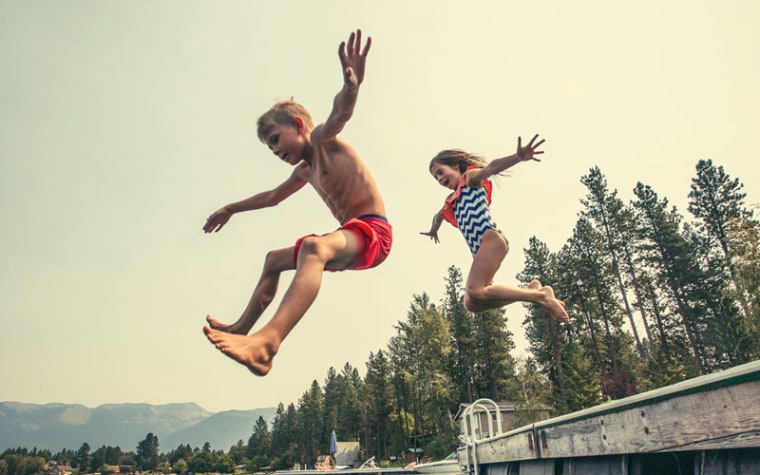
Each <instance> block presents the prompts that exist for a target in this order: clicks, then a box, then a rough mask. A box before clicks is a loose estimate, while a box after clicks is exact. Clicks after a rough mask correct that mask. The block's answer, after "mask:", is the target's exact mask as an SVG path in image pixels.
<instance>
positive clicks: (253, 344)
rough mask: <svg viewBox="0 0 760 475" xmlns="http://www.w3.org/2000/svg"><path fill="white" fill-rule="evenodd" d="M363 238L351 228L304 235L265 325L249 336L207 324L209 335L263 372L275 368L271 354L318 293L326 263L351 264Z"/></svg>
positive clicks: (231, 354)
mask: <svg viewBox="0 0 760 475" xmlns="http://www.w3.org/2000/svg"><path fill="white" fill-rule="evenodd" d="M363 246H364V242H363V239H362V238H361V237H360V236H359V235H358V234H357V233H355V232H352V231H341V230H339V231H335V232H333V233H330V234H326V235H324V236H311V237H307V238H304V240H303V242H302V245H301V249H300V251H299V253H298V258H297V264H296V273H295V276H293V281H292V282H291V284H290V287H289V288H288V290H287V291H286V292H285V295H284V296H283V298H282V302H281V303H280V306H279V308H278V309H277V311H276V312H275V314H274V316H273V317H272V319H271V320H270V321H269V322H268V323H267V324H266V325H264V327H263V328H261V329H260V330H258V331H256V332H254V333H253V334H251V335H249V336H245V335H237V334H232V333H227V332H222V331H219V330H215V329H212V328H208V327H206V328H204V331H205V332H206V337H207V338H208V339H209V341H211V343H213V344H214V346H216V347H217V348H218V349H220V350H221V351H222V352H223V353H224V354H226V355H227V356H229V357H230V358H232V359H234V360H235V361H237V362H238V363H240V364H242V365H244V366H246V367H247V368H248V369H249V370H251V372H252V373H254V374H256V375H259V376H264V375H266V374H267V373H268V372H269V371H270V370H271V368H272V358H274V356H275V354H277V351H278V350H279V348H280V344H281V343H282V341H283V340H284V339H285V337H286V336H287V335H288V334H289V333H290V331H291V330H293V328H294V327H295V326H296V324H297V323H298V322H299V320H300V319H301V317H303V315H304V314H305V313H306V311H307V310H308V309H309V307H310V306H311V304H312V303H313V302H314V300H315V299H316V297H317V294H318V293H319V287H320V285H321V283H322V272H323V271H324V269H325V267H326V266H328V265H329V266H330V267H334V268H342V267H346V266H348V265H350V264H351V263H352V262H353V261H354V259H356V257H357V256H358V255H359V253H360V252H361V251H362V250H363Z"/></svg>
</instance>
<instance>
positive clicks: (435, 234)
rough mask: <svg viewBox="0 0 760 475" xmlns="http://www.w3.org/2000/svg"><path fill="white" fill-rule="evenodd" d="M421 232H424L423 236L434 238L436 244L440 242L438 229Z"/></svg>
mask: <svg viewBox="0 0 760 475" xmlns="http://www.w3.org/2000/svg"><path fill="white" fill-rule="evenodd" d="M420 234H422V235H423V236H429V237H430V239H432V240H433V241H434V242H435V243H436V244H438V243H439V242H440V241H439V240H438V231H423V232H421V233H420Z"/></svg>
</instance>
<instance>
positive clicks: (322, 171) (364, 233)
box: [203, 30, 392, 376]
mask: <svg viewBox="0 0 760 475" xmlns="http://www.w3.org/2000/svg"><path fill="white" fill-rule="evenodd" d="M371 43H372V40H371V38H369V37H368V38H367V42H366V45H365V46H364V48H363V49H362V48H361V46H362V40H361V30H357V31H356V33H353V32H352V33H351V35H350V37H349V39H348V44H346V43H345V42H341V44H340V47H339V49H338V56H339V58H340V63H341V66H342V69H343V88H342V89H341V90H340V91H339V92H338V94H337V95H336V96H335V100H334V101H333V109H332V111H331V112H330V115H329V116H328V117H327V120H326V121H325V122H324V123H323V124H320V125H317V126H316V127H314V125H313V123H312V119H311V117H310V115H309V113H308V111H307V110H306V109H305V108H304V107H303V106H301V105H300V104H298V103H295V102H293V101H282V102H278V103H276V104H275V105H274V106H273V107H272V108H271V109H270V110H269V111H267V112H265V113H264V114H263V115H262V116H261V117H260V118H259V120H258V136H259V139H260V140H261V141H262V142H263V143H264V144H265V145H267V147H269V149H270V150H271V151H272V152H273V153H274V154H275V155H276V156H277V157H278V158H279V159H280V160H282V161H284V162H286V163H288V164H289V165H291V166H293V167H294V169H293V172H292V174H291V175H290V177H289V178H288V179H287V180H285V181H284V182H283V183H282V184H280V185H279V186H277V187H276V188H273V189H271V190H269V191H265V192H262V193H258V194H255V195H253V196H251V197H250V198H247V199H244V200H242V201H238V202H236V203H231V204H228V205H227V206H224V207H222V208H221V209H219V210H218V211H215V212H214V213H213V214H212V215H211V216H209V218H208V220H206V224H205V225H204V226H203V230H204V231H205V232H207V233H210V232H217V231H219V230H221V229H222V227H224V225H225V224H226V223H227V221H228V220H229V219H230V217H232V215H233V214H235V213H239V212H241V211H249V210H255V209H261V208H266V207H269V206H275V205H277V204H278V203H280V202H281V201H282V200H284V199H285V198H287V197H289V196H290V195H292V194H293V193H295V192H296V191H298V190H300V189H301V188H302V187H303V186H304V185H306V184H307V183H308V184H310V185H311V186H313V187H314V189H315V190H316V192H317V194H318V195H319V196H320V197H321V198H322V201H324V203H325V204H326V205H327V207H328V208H329V209H330V211H331V212H332V214H333V216H335V218H336V219H337V220H338V222H339V223H340V228H339V229H338V230H336V231H333V232H330V233H327V234H323V235H319V236H318V235H309V236H304V237H302V238H300V239H298V240H297V241H296V243H295V245H294V246H291V247H287V248H283V249H277V250H273V251H270V252H269V253H267V256H266V260H265V262H264V269H263V271H262V274H261V277H260V279H259V281H258V283H257V284H256V288H255V289H254V291H253V295H252V296H251V300H250V302H249V303H248V306H247V307H246V308H245V310H244V311H243V314H242V315H241V316H240V318H238V320H237V321H236V322H235V323H232V324H224V323H221V322H220V321H218V320H216V319H215V318H213V317H212V316H210V315H208V316H207V317H206V320H207V321H208V326H204V328H203V331H204V332H205V334H206V337H207V338H208V340H209V341H210V342H211V343H213V344H214V346H216V348H218V349H219V350H221V351H222V353H224V354H225V355H227V356H229V357H230V358H232V359H233V360H235V361H237V362H238V363H240V364H242V365H244V366H246V367H247V368H248V369H249V370H250V371H251V372H252V373H254V374H256V375H258V376H265V375H266V374H267V373H269V371H270V370H271V369H272V359H273V358H274V356H275V355H276V354H277V351H278V350H279V348H280V344H281V343H282V341H283V340H284V339H285V337H286V336H287V335H288V333H290V331H291V330H292V329H293V327H295V325H296V324H297V323H298V321H299V320H300V319H301V317H302V316H303V315H304V314H305V313H306V311H307V310H308V308H309V306H311V304H312V302H314V299H315V298H316V296H317V293H318V291H319V287H320V284H321V281H322V273H323V272H324V271H325V270H327V271H342V270H346V269H353V270H359V269H369V268H371V267H375V266H377V265H379V264H380V263H381V262H383V261H384V260H385V258H386V257H387V256H388V253H389V252H390V249H391V242H392V229H391V226H390V224H388V220H387V219H386V218H385V205H384V204H383V199H382V196H381V195H380V191H379V190H378V188H377V185H376V184H375V180H374V178H373V177H372V174H371V173H370V171H369V169H368V168H367V166H366V165H365V163H364V162H363V161H362V160H361V158H359V155H358V154H357V152H356V150H354V148H353V147H351V145H349V144H348V143H346V142H345V141H343V140H342V139H340V138H339V137H338V134H339V133H340V131H341V130H343V127H344V126H345V125H346V122H348V120H349V119H350V118H351V115H352V114H353V110H354V106H355V105H356V99H357V96H358V93H359V85H360V84H361V83H362V81H363V80H364V65H365V62H366V59H367V53H368V52H369V48H370V45H371ZM292 269H295V271H296V272H295V276H294V277H293V281H292V282H291V284H290V287H289V288H288V290H287V291H286V292H285V295H284V296H283V299H282V302H281V303H280V306H279V308H278V309H277V311H276V312H275V314H274V315H273V316H272V319H271V320H270V321H269V322H268V323H267V324H266V325H264V326H263V327H262V328H261V329H259V330H258V331H256V332H254V333H252V334H250V335H248V332H249V331H250V330H251V328H252V327H253V325H254V324H255V323H256V321H257V320H258V319H259V317H260V316H261V314H262V313H263V312H264V310H265V309H266V308H267V306H268V305H269V304H270V303H271V302H272V300H273V299H274V296H275V293H276V291H277V285H278V283H279V279H280V274H281V273H282V272H283V271H286V270H292Z"/></svg>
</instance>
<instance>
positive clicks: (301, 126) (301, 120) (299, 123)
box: [293, 117, 304, 133]
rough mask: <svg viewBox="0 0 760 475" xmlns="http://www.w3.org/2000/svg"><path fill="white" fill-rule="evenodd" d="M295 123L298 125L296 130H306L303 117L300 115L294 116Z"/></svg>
mask: <svg viewBox="0 0 760 475" xmlns="http://www.w3.org/2000/svg"><path fill="white" fill-rule="evenodd" d="M293 125H295V126H296V130H298V132H299V133H300V132H303V131H304V126H303V119H301V118H300V117H293Z"/></svg>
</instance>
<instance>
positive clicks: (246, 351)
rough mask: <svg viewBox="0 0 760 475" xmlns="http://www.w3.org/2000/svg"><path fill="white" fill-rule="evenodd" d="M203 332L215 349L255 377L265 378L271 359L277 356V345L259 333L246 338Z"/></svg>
mask: <svg viewBox="0 0 760 475" xmlns="http://www.w3.org/2000/svg"><path fill="white" fill-rule="evenodd" d="M203 332H204V333H205V334H206V338H208V341H210V342H211V343H213V345H214V346H215V347H216V348H217V349H219V350H220V351H221V352H222V353H224V354H225V355H227V356H229V357H230V358H232V359H233V360H235V361H237V362H238V363H240V364H242V365H243V366H245V367H246V368H248V369H249V370H250V371H251V373H253V374H255V375H256V376H266V375H267V373H269V371H270V370H271V369H272V358H274V355H275V354H277V347H278V346H279V345H276V344H274V343H272V341H271V340H269V339H268V338H265V337H264V336H263V335H261V332H256V333H254V334H253V335H250V336H248V335H238V334H235V333H228V332H226V331H223V330H217V329H214V328H209V327H203Z"/></svg>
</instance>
